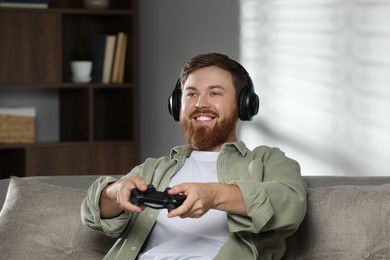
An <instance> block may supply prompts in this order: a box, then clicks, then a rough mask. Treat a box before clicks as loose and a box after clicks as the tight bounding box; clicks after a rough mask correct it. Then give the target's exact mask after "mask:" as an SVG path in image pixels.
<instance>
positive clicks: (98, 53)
mask: <svg viewBox="0 0 390 260" xmlns="http://www.w3.org/2000/svg"><path fill="white" fill-rule="evenodd" d="M106 37H107V36H106V35H105V34H94V35H92V37H91V40H90V49H91V55H92V62H93V65H92V82H99V83H101V82H102V80H103V65H104V52H105V50H106Z"/></svg>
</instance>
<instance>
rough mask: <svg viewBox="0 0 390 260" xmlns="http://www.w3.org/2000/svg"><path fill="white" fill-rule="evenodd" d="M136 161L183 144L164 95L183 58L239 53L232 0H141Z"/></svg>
mask: <svg viewBox="0 0 390 260" xmlns="http://www.w3.org/2000/svg"><path fill="white" fill-rule="evenodd" d="M138 5H139V7H138V8H139V45H138V47H139V57H138V58H139V79H138V80H139V93H138V94H139V111H140V115H139V121H140V136H141V141H140V161H141V162H143V161H144V160H145V159H146V158H147V157H160V156H164V155H168V154H169V152H170V149H171V148H172V147H173V146H176V145H180V144H183V143H184V141H183V139H182V136H181V130H180V126H179V124H178V123H177V122H175V121H174V120H173V118H172V117H171V116H170V115H169V113H168V97H169V96H170V94H171V92H172V90H173V88H174V86H175V83H176V81H177V79H178V77H179V74H180V70H181V68H182V66H183V65H184V63H185V62H186V61H187V60H188V59H190V58H191V57H193V56H195V55H197V54H200V53H207V52H221V53H225V54H227V55H229V56H230V57H232V58H234V59H237V58H238V56H239V3H238V1H236V0H212V1H210V0H196V1H190V0H164V1H161V0H142V1H139V3H138Z"/></svg>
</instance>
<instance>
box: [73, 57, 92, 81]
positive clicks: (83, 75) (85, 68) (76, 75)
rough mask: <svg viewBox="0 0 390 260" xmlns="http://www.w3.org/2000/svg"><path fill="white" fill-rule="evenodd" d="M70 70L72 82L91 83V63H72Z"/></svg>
mask: <svg viewBox="0 0 390 260" xmlns="http://www.w3.org/2000/svg"><path fill="white" fill-rule="evenodd" d="M70 68H71V70H72V81H73V82H75V83H87V82H90V81H91V79H92V77H91V72H92V61H72V62H71V63H70Z"/></svg>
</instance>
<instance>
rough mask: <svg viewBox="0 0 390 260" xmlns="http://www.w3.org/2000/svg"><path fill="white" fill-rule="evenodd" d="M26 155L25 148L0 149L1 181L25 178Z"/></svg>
mask: <svg viewBox="0 0 390 260" xmlns="http://www.w3.org/2000/svg"><path fill="white" fill-rule="evenodd" d="M25 157H26V154H25V149H23V148H11V149H0V179H4V178H9V177H11V176H24V173H25V171H26V160H25Z"/></svg>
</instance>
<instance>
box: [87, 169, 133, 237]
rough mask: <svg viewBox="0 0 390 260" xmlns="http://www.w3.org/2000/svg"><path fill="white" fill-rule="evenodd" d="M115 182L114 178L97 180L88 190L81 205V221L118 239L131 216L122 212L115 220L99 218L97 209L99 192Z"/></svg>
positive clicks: (98, 209)
mask: <svg viewBox="0 0 390 260" xmlns="http://www.w3.org/2000/svg"><path fill="white" fill-rule="evenodd" d="M115 181H116V179H115V178H113V177H108V176H107V177H100V178H98V179H97V180H96V181H95V182H94V183H93V184H92V185H91V187H90V188H89V189H88V191H87V196H86V198H85V199H84V201H83V203H82V205H81V221H82V222H83V223H84V225H86V226H87V227H89V228H91V229H94V230H96V231H99V232H102V233H104V234H106V235H107V236H110V237H119V235H120V234H121V233H122V231H123V230H124V229H125V228H126V225H127V224H128V222H129V220H130V218H131V215H132V214H130V213H127V212H123V213H122V214H120V215H119V216H117V217H115V218H111V219H102V218H101V216H100V208H99V201H100V195H101V192H102V190H103V189H104V188H105V187H106V186H107V185H108V184H110V183H112V182H115Z"/></svg>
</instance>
